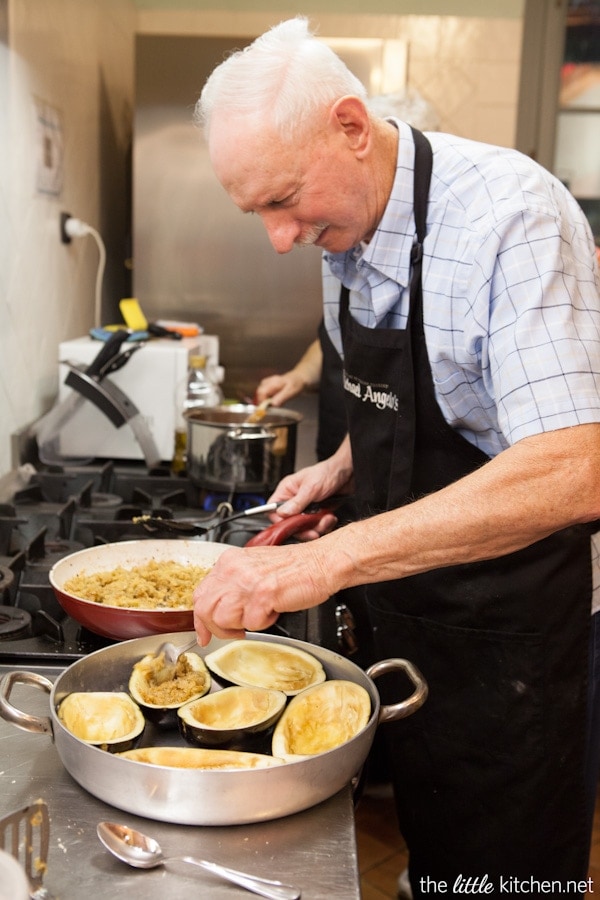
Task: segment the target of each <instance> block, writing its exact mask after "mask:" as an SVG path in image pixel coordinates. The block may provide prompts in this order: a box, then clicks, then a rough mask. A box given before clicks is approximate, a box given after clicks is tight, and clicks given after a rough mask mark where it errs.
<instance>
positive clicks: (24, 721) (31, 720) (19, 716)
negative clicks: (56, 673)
mask: <svg viewBox="0 0 600 900" xmlns="http://www.w3.org/2000/svg"><path fill="white" fill-rule="evenodd" d="M15 684H29V685H31V686H32V687H36V688H40V689H41V690H43V691H46V693H47V694H49V693H50V692H51V690H52V682H51V681H49V680H48V679H47V678H44V676H43V675H38V674H37V673H36V672H9V673H8V675H5V676H4V678H3V679H2V681H0V716H2V718H3V719H5V721H7V722H10V723H11V724H12V725H16V726H17V728H22V729H23V731H32V732H34V733H35V734H50V735H51V734H52V733H53V732H52V721H51V719H50V717H49V716H31V715H29V714H28V713H24V712H22V711H21V710H20V709H17V708H16V706H13V705H12V704H11V703H9V699H10V695H11V691H12V689H13V687H14V685H15Z"/></svg>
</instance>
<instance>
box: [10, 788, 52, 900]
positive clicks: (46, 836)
mask: <svg viewBox="0 0 600 900" xmlns="http://www.w3.org/2000/svg"><path fill="white" fill-rule="evenodd" d="M49 842H50V819H49V816H48V807H47V806H46V803H45V801H44V800H36V802H35V803H31V804H30V805H29V806H25V807H23V809H18V810H16V811H15V812H12V813H9V814H8V815H7V816H3V817H2V819H0V848H2V849H3V850H7V851H8V852H9V853H11V854H12V856H14V858H15V859H16V860H17V861H18V862H19V863H20V864H21V866H22V867H23V869H24V871H25V875H26V876H27V880H28V882H29V891H30V893H29V896H30V897H31V900H52V895H51V894H50V893H49V892H48V891H47V889H46V888H45V887H44V886H43V884H42V881H43V878H44V873H45V871H46V861H47V859H48V844H49Z"/></svg>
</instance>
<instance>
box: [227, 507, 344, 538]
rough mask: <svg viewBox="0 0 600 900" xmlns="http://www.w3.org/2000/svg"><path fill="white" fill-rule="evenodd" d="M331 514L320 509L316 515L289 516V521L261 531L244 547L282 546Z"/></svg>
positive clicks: (283, 521) (284, 520) (283, 520)
mask: <svg viewBox="0 0 600 900" xmlns="http://www.w3.org/2000/svg"><path fill="white" fill-rule="evenodd" d="M329 512H330V510H328V509H320V510H319V511H318V512H315V513H298V514H297V515H295V516H288V518H287V519H282V520H281V522H275V524H274V525H270V526H269V527H268V528H265V529H264V530H263V531H259V532H258V534H255V535H254V537H252V538H250V540H249V541H248V542H247V543H246V544H245V545H244V546H246V547H273V546H275V545H276V544H281V543H282V542H283V541H285V539H286V538H289V537H291V536H292V535H293V534H296V532H297V531H304V530H305V529H306V528H312V527H313V526H314V525H316V524H317V523H318V522H320V521H321V519H322V518H323V516H324V515H326V514H328V513H329Z"/></svg>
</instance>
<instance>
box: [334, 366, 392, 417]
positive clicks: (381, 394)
mask: <svg viewBox="0 0 600 900" xmlns="http://www.w3.org/2000/svg"><path fill="white" fill-rule="evenodd" d="M344 390H345V391H348V393H349V394H352V396H353V397H356V399H357V400H362V401H363V403H372V404H373V406H376V407H377V409H382V410H383V409H392V410H394V412H398V395H397V394H394V392H393V391H390V389H389V385H387V384H370V383H369V382H368V381H362V380H361V379H360V378H355V377H354V376H352V375H348V373H347V372H344Z"/></svg>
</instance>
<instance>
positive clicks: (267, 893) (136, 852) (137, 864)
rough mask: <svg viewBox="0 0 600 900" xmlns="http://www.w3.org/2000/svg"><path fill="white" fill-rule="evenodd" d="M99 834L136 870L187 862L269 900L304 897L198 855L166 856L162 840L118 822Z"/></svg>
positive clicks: (102, 827) (101, 825)
mask: <svg viewBox="0 0 600 900" xmlns="http://www.w3.org/2000/svg"><path fill="white" fill-rule="evenodd" d="M96 831H97V834H98V838H99V839H100V842H101V843H102V844H103V845H104V846H105V847H106V849H107V850H108V851H109V853H112V854H113V856H116V857H117V859H120V860H121V862H124V863H127V865H129V866H133V867H134V868H136V869H154V868H155V867H156V866H163V865H165V863H168V862H184V863H189V864H190V865H192V866H198V867H199V868H201V869H207V870H208V871H209V872H212V873H213V875H217V876H218V877H220V878H223V879H224V880H225V881H230V882H233V884H238V885H240V887H243V888H246V890H247V891H251V892H252V893H254V894H259V895H260V896H261V897H267V898H269V900H299V898H300V896H301V893H300V891H299V890H298V889H297V888H294V887H291V886H290V885H287V884H283V883H282V882H281V881H272V880H270V879H268V878H259V877H258V876H257V875H249V874H248V873H247V872H239V871H238V870H237V869H230V868H229V867H227V866H221V865H219V864H218V863H215V862H209V860H206V859H199V858H197V857H195V856H165V855H164V853H163V851H162V849H161V846H160V844H159V843H158V841H155V840H154V838H152V837H149V835H147V834H144V833H143V832H141V831H136V829H134V828H129V827H128V826H127V825H119V824H118V823H116V822H99V823H98V826H97V828H96Z"/></svg>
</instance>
